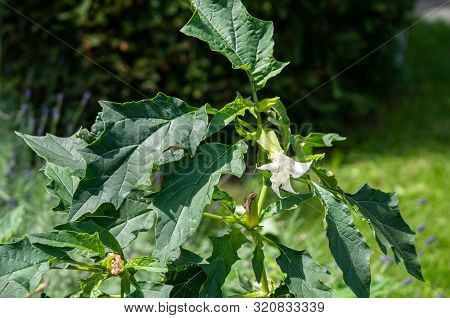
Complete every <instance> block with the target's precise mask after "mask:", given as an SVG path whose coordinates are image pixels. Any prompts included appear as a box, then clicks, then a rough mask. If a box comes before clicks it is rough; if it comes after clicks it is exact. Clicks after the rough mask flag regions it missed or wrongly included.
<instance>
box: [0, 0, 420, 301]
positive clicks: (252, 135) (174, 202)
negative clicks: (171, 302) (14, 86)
mask: <svg viewBox="0 0 450 318" xmlns="http://www.w3.org/2000/svg"><path fill="white" fill-rule="evenodd" d="M184 2H185V3H186V4H187V6H188V7H189V8H190V9H191V10H192V12H193V15H192V17H191V18H190V20H189V21H188V22H187V24H186V25H185V26H184V27H183V28H182V29H181V32H182V33H184V34H185V35H188V36H192V37H195V38H198V39H200V40H202V41H204V42H206V43H207V44H208V45H209V47H210V48H211V50H212V51H215V52H219V53H221V54H222V55H224V56H225V57H226V58H228V59H229V60H230V62H231V66H232V67H233V68H234V69H239V70H241V71H243V72H244V73H245V74H246V75H247V77H248V80H249V87H251V92H252V96H249V97H245V96H242V95H241V94H239V93H238V94H237V97H236V99H235V100H234V101H231V102H230V103H229V104H226V105H224V106H223V107H220V108H215V107H213V106H211V105H209V104H206V105H205V106H202V107H199V108H197V107H193V106H191V105H189V104H187V103H186V102H184V101H182V100H180V99H178V98H176V97H171V96H167V95H164V94H163V93H158V94H157V95H156V96H155V97H154V98H152V99H146V100H140V101H135V102H127V103H113V102H106V101H101V102H100V105H101V107H102V110H101V112H100V113H99V114H98V117H97V119H96V121H95V123H94V124H93V126H92V127H91V129H89V130H88V129H81V130H80V131H78V132H77V133H76V134H74V135H73V136H71V137H68V138H61V137H56V136H53V135H49V134H47V135H46V136H43V137H36V136H29V135H23V134H20V133H18V135H19V136H20V137H21V138H23V140H24V141H25V142H26V143H27V144H28V145H29V146H30V147H31V148H32V149H33V150H34V151H35V152H36V153H37V154H38V155H39V156H40V157H42V158H44V159H45V161H46V165H45V167H44V169H43V171H44V173H45V175H46V176H47V177H48V178H49V179H50V183H49V184H48V185H47V190H48V192H49V194H50V195H52V196H54V197H56V198H57V199H58V204H57V205H56V206H55V208H54V211H57V212H60V213H66V215H67V222H66V223H64V224H61V225H58V226H56V227H55V228H54V229H53V230H52V231H50V232H45V233H37V234H29V235H26V236H25V237H24V238H22V239H21V240H17V241H15V242H13V243H10V244H2V245H0V260H1V261H0V262H1V267H0V290H1V293H2V295H3V296H5V295H7V294H8V292H11V291H12V290H16V289H17V288H18V287H20V288H23V289H24V293H25V294H26V295H30V294H32V293H33V292H35V290H36V288H37V287H38V286H39V284H40V281H41V278H42V276H43V274H45V273H46V272H47V271H49V270H52V269H59V270H75V271H80V272H84V275H83V276H80V277H81V278H80V281H79V288H78V289H77V290H75V291H72V292H71V293H70V295H71V296H78V297H118V296H121V297H222V296H223V286H224V284H225V281H226V279H227V276H228V275H229V274H230V272H231V269H232V266H233V265H234V264H235V263H236V262H237V261H238V260H240V257H239V256H238V250H239V249H240V248H241V247H242V246H243V245H244V244H252V246H253V253H252V254H253V255H251V256H250V257H249V258H251V262H252V267H253V271H254V277H250V278H249V279H254V280H255V281H254V283H253V284H251V285H252V286H253V290H249V291H248V293H246V294H241V295H228V294H229V293H227V296H236V297H331V296H332V295H333V291H332V289H331V288H329V287H328V286H327V285H326V284H325V281H326V276H327V275H329V271H328V270H327V269H326V268H325V267H323V266H321V265H320V264H318V263H317V262H316V261H315V260H314V259H313V258H312V257H311V254H310V253H308V252H307V251H306V250H301V249H298V247H297V246H292V244H291V243H290V242H280V240H279V239H277V237H275V236H274V235H267V234H265V233H266V232H265V231H264V224H265V222H267V221H268V220H269V219H271V218H272V217H274V216H277V217H282V214H284V213H286V212H287V211H290V213H293V212H292V211H293V210H296V209H297V210H298V208H300V207H302V205H305V204H309V202H310V201H311V200H318V201H319V202H320V203H321V206H322V207H323V213H324V228H325V232H326V237H327V239H328V245H329V249H330V252H331V254H332V256H333V257H334V259H335V262H336V264H337V267H339V269H340V271H342V274H343V280H344V281H345V283H346V284H347V285H348V287H349V288H350V289H351V290H352V291H353V292H354V293H355V295H356V296H357V297H369V295H370V282H371V273H370V257H371V254H372V250H371V249H370V248H369V246H368V245H367V244H366V241H365V239H364V237H363V236H362V235H361V233H360V231H359V230H358V228H357V227H356V226H355V224H354V218H355V217H356V218H360V219H362V220H364V221H366V222H367V223H368V224H369V225H370V227H371V228H372V230H373V235H374V236H375V239H376V243H378V245H379V248H380V250H381V252H382V253H384V254H388V253H389V252H390V251H391V253H393V255H394V258H395V261H396V262H398V263H399V262H402V263H404V266H405V268H406V270H407V271H408V272H409V273H410V274H411V275H412V276H414V277H415V278H417V279H419V280H423V276H422V273H421V267H420V264H419V262H418V258H417V253H416V248H415V246H414V239H415V237H414V233H413V232H412V231H411V229H410V227H409V226H408V225H407V224H406V223H405V221H404V220H403V218H402V217H401V215H400V211H399V205H398V200H397V196H396V194H394V193H384V192H381V191H379V190H376V189H373V188H371V187H370V186H368V185H364V186H363V187H362V188H361V189H359V190H358V191H357V192H356V193H354V194H349V193H346V192H345V191H344V190H343V189H341V188H340V187H339V186H338V182H337V180H336V178H335V176H334V175H333V173H332V172H331V171H329V170H327V169H326V168H324V167H321V166H320V161H321V159H323V157H324V154H320V153H319V154H318V153H316V152H315V148H321V147H331V146H332V145H333V142H336V141H342V140H344V139H345V138H343V137H341V136H339V135H337V134H330V133H329V134H322V133H314V132H311V133H309V134H308V135H305V134H303V135H299V134H297V135H296V134H294V132H293V131H291V125H290V121H289V118H288V116H287V114H286V109H285V107H284V105H283V103H282V101H281V99H280V98H279V97H273V98H266V99H263V100H259V99H258V92H259V91H260V90H262V89H263V88H264V86H265V85H266V84H267V81H268V80H269V79H271V78H273V77H275V76H276V75H278V74H279V73H280V72H281V71H282V70H283V68H285V67H286V66H287V65H288V63H283V62H279V61H277V60H276V59H275V58H274V57H273V47H274V41H273V39H272V36H273V24H272V23H271V22H268V21H263V20H259V19H257V18H254V17H253V16H251V15H250V14H249V13H248V12H247V10H246V9H245V7H244V6H243V4H242V3H241V1H240V0H192V1H187V0H185V1H184ZM226 126H230V128H231V127H233V128H232V129H235V130H236V132H237V134H236V135H238V136H239V139H238V140H237V141H236V142H234V143H232V144H224V143H217V142H211V143H210V142H208V140H211V139H213V138H210V137H212V136H213V135H214V134H216V133H218V132H219V131H220V130H222V129H224V128H225V127H226ZM230 128H228V129H230ZM249 147H255V153H257V155H256V157H255V158H254V160H255V161H257V163H256V168H254V171H249V170H250V167H246V162H247V160H246V158H247V157H248V156H249V155H248V154H247V150H248V148H249ZM246 171H248V172H254V173H255V174H256V175H257V176H258V178H260V180H261V183H260V188H259V189H252V190H255V192H259V193H258V194H256V193H255V192H251V193H249V194H248V196H247V197H246V199H245V201H244V202H241V204H240V205H239V204H237V203H236V202H235V201H234V199H233V198H232V197H231V196H230V195H229V194H228V193H227V192H225V191H224V190H222V189H220V188H219V181H220V179H221V176H223V175H225V174H231V175H234V176H236V177H242V176H243V175H244V172H246ZM155 176H159V177H155ZM299 189H301V191H300V190H299ZM250 191H251V190H250ZM268 196H270V198H276V200H275V201H273V203H271V204H269V203H268V202H267V201H266V199H267V198H268ZM212 204H220V205H221V206H222V207H223V209H220V210H219V211H220V213H213V212H212V210H211V209H210V207H211V206H212ZM205 217H209V218H212V219H213V220H211V222H220V223H222V224H223V225H224V226H226V227H228V229H229V230H228V232H227V234H225V235H223V236H221V237H214V238H211V240H212V254H211V256H209V258H206V259H205V258H203V257H201V256H200V255H198V254H195V253H194V252H193V251H189V250H188V249H185V248H183V244H184V243H185V242H186V241H187V240H189V239H190V238H191V237H193V236H194V235H195V233H196V230H197V228H198V227H199V224H200V222H201V221H202V219H203V218H205ZM361 224H364V223H361ZM144 231H146V232H149V233H150V234H151V235H153V236H154V242H155V244H153V245H151V244H150V243H149V245H148V246H154V248H153V247H152V248H151V249H152V250H149V251H148V253H147V255H144V256H136V255H133V258H129V257H127V256H129V255H127V254H130V253H129V252H127V251H129V250H128V249H127V248H128V247H129V246H130V245H131V244H132V242H133V241H134V240H135V239H136V237H137V235H138V234H139V233H140V232H144ZM268 248H271V249H273V248H274V249H276V250H277V251H278V252H277V255H278V256H277V257H276V260H275V261H276V264H275V263H273V265H274V266H278V267H279V273H280V275H279V277H278V279H275V278H273V277H270V275H268V274H267V268H266V266H267V263H268V262H267V259H265V252H266V254H267V255H269V254H268V253H267V249H268ZM149 249H150V248H149ZM131 254H132V253H131ZM274 255H275V254H274ZM86 272H87V273H86ZM139 272H146V275H139ZM281 273H282V274H281ZM142 277H145V279H142ZM110 278H115V279H116V280H118V281H119V280H120V295H119V294H115V295H111V294H108V293H107V292H106V291H105V290H104V289H102V283H103V282H104V281H105V280H107V279H110Z"/></svg>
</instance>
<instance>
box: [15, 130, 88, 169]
mask: <svg viewBox="0 0 450 318" xmlns="http://www.w3.org/2000/svg"><path fill="white" fill-rule="evenodd" d="M16 134H17V135H18V136H19V137H21V138H22V139H23V140H24V141H25V142H26V143H27V145H28V146H30V148H31V149H33V150H34V151H35V152H36V153H37V154H38V155H39V156H40V157H42V158H44V159H45V160H46V161H47V162H48V163H52V164H54V165H57V166H59V167H66V168H68V169H70V170H72V171H73V173H74V175H76V176H79V177H82V176H84V173H85V170H86V163H85V161H84V159H83V157H82V156H81V154H80V149H82V148H84V147H85V146H86V142H84V141H83V140H82V139H80V138H77V137H75V136H72V137H67V138H61V137H56V136H53V135H50V134H47V135H45V136H43V137H37V136H30V135H24V134H21V133H17V132H16Z"/></svg>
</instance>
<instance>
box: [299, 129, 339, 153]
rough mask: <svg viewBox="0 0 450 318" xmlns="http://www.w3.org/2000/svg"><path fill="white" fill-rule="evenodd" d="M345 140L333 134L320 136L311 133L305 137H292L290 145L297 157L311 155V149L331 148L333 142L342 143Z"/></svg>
mask: <svg viewBox="0 0 450 318" xmlns="http://www.w3.org/2000/svg"><path fill="white" fill-rule="evenodd" d="M346 139H347V138H346V137H341V136H339V135H338V134H335V133H329V134H322V133H314V132H312V133H309V135H308V136H306V137H303V136H301V135H295V136H292V140H291V143H292V145H293V146H294V149H295V151H296V152H297V153H298V154H299V155H304V156H308V155H312V154H313V153H312V150H313V148H322V147H332V146H333V142H334V141H344V140H346Z"/></svg>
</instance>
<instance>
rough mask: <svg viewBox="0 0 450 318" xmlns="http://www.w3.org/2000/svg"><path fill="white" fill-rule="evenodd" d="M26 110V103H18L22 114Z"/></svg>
mask: <svg viewBox="0 0 450 318" xmlns="http://www.w3.org/2000/svg"><path fill="white" fill-rule="evenodd" d="M27 110H28V105H27V104H22V105H20V109H19V112H20V113H22V114H24V113H25V112H26V111H27Z"/></svg>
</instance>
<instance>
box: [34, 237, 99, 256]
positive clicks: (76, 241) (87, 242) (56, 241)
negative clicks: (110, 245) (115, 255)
mask: <svg viewBox="0 0 450 318" xmlns="http://www.w3.org/2000/svg"><path fill="white" fill-rule="evenodd" d="M28 239H29V240H30V242H31V243H33V244H36V243H38V244H42V245H47V246H52V247H60V248H73V249H77V250H80V251H83V252H88V253H93V254H97V255H98V256H100V257H103V256H104V254H105V247H104V245H103V243H102V241H101V240H100V238H99V236H98V233H95V234H88V233H79V232H74V231H52V232H45V233H36V234H30V235H28Z"/></svg>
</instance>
